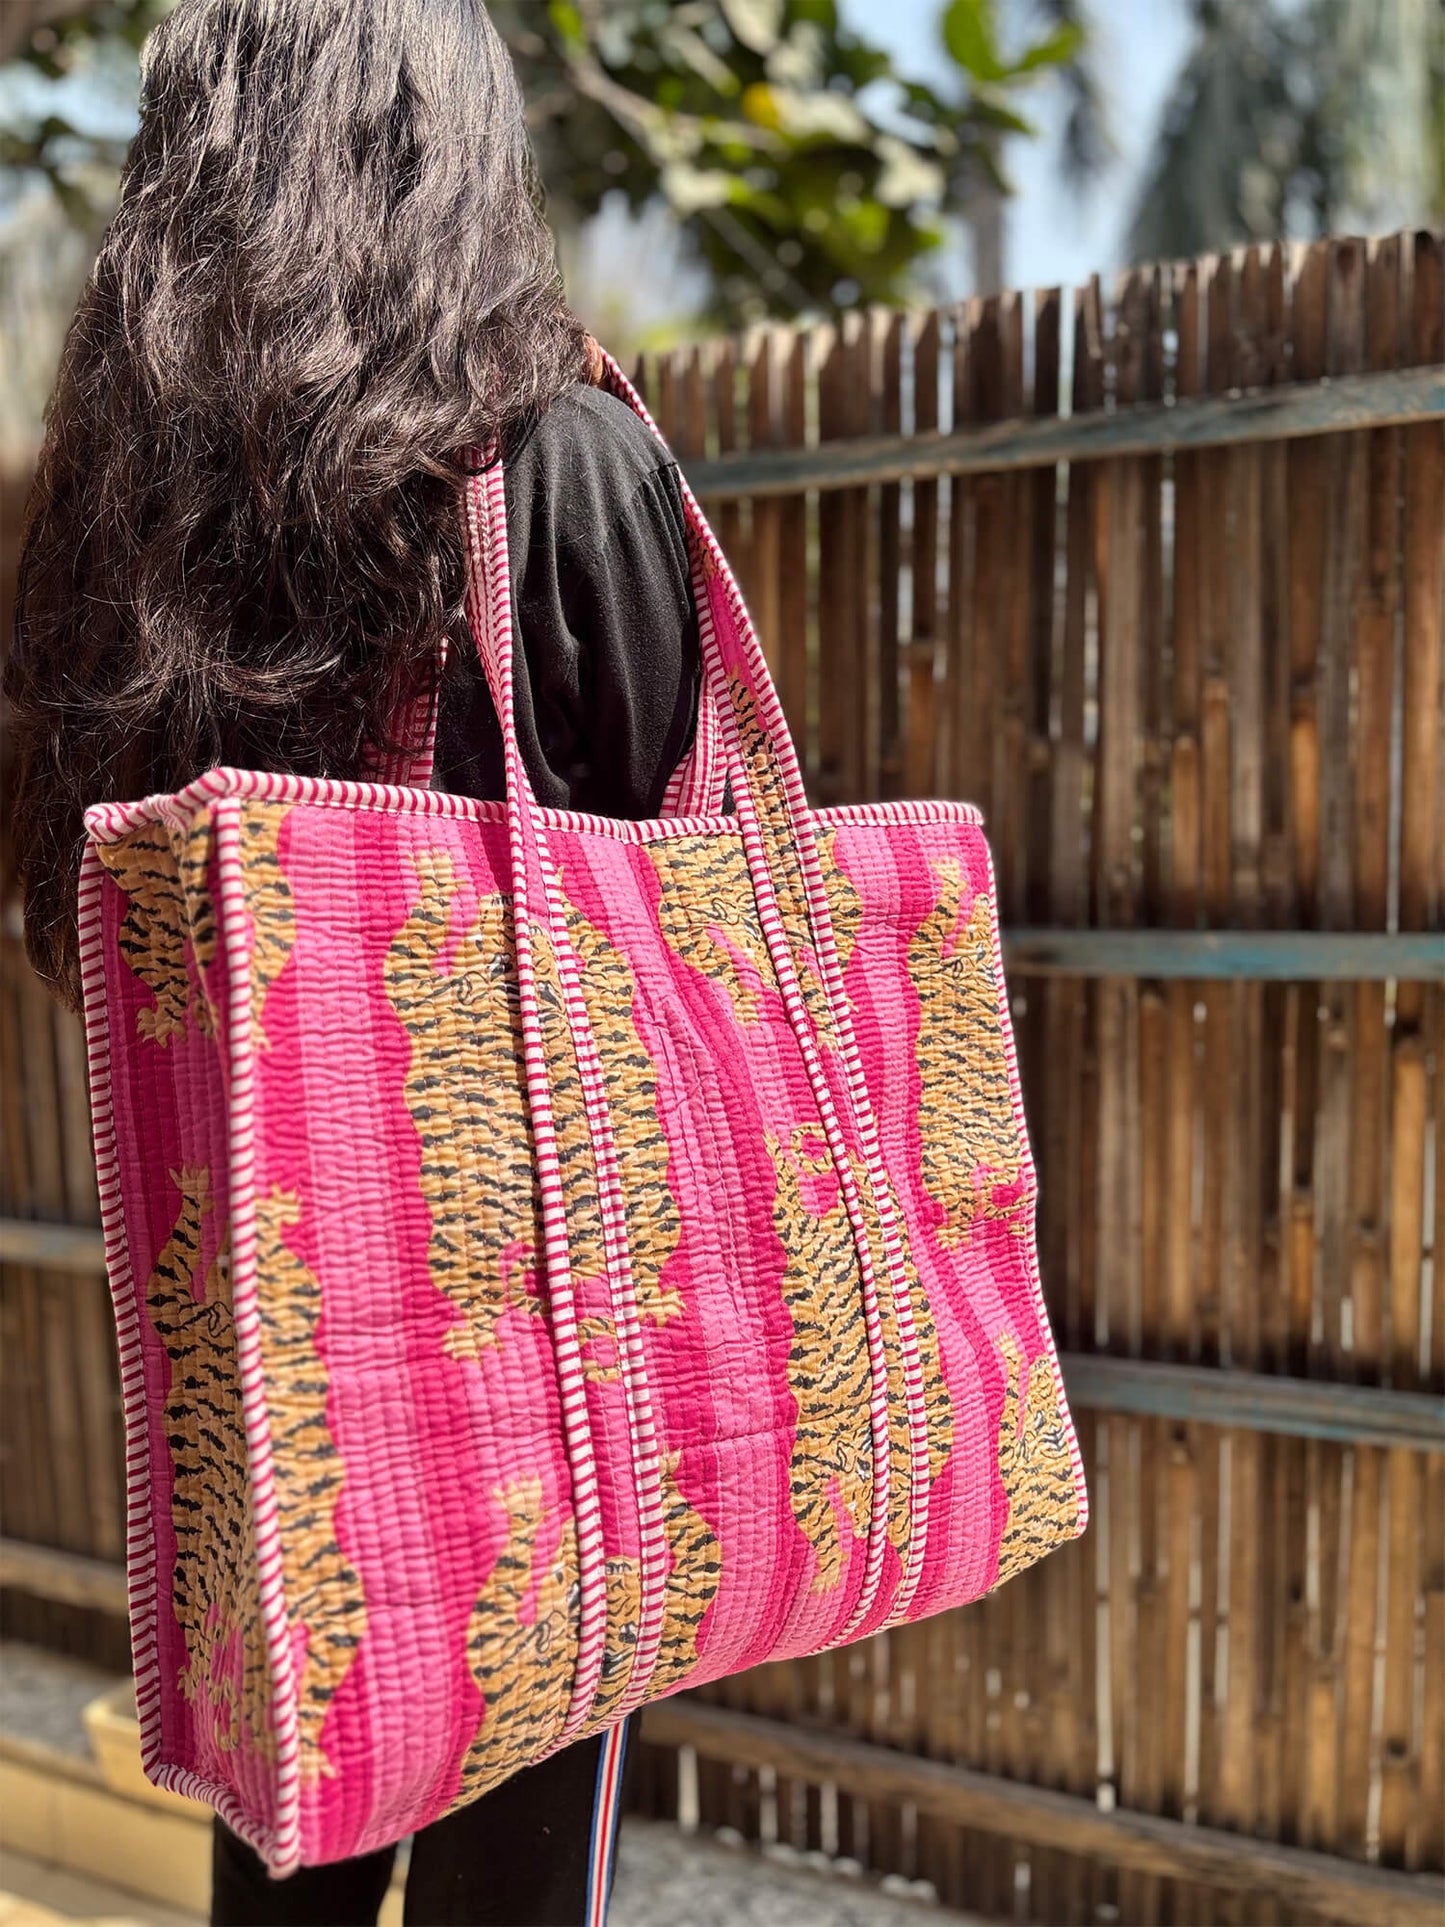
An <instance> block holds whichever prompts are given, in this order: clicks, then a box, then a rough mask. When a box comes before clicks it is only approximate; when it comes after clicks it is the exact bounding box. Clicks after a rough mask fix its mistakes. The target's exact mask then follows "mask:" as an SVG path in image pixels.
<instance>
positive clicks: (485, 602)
mask: <svg viewBox="0 0 1445 1927" xmlns="http://www.w3.org/2000/svg"><path fill="white" fill-rule="evenodd" d="M466 501H467V528H468V535H469V541H468V561H469V567H468V569H467V603H468V615H469V618H470V621H471V627H472V636H473V639H474V641H475V643H476V646H477V648H478V650H479V652H480V653H481V657H482V665H483V668H484V670H485V671H486V675H487V680H488V682H489V683H490V685H491V688H492V691H493V696H494V700H495V702H496V705H497V714H498V716H499V717H500V718H501V724H502V743H503V748H504V752H505V757H506V768H507V829H508V836H509V841H510V845H511V854H512V922H513V933H514V937H515V941H516V951H517V985H518V1004H519V1007H520V1015H521V1026H522V1054H523V1060H524V1064H525V1069H526V1076H527V1095H528V1101H529V1104H530V1107H531V1112H532V1141H533V1151H534V1155H535V1157H536V1161H537V1184H538V1189H539V1192H540V1194H541V1202H542V1241H543V1248H544V1250H545V1253H546V1259H547V1292H548V1302H549V1306H550V1310H551V1321H552V1337H553V1344H554V1346H555V1349H556V1356H557V1379H558V1389H559V1392H560V1396H561V1402H562V1422H563V1435H564V1438H565V1441H566V1447H567V1457H568V1463H569V1465H570V1468H571V1473H572V1509H573V1515H574V1518H575V1521H576V1532H577V1572H578V1584H579V1591H580V1605H579V1625H578V1633H577V1664H576V1671H575V1673H574V1675H573V1680H572V1697H571V1702H570V1704H569V1706H568V1709H567V1715H566V1718H565V1720H564V1721H563V1725H562V1734H561V1738H562V1740H563V1741H566V1740H567V1739H569V1738H570V1737H571V1736H572V1735H573V1734H574V1733H575V1732H576V1731H577V1730H578V1728H579V1727H580V1726H581V1725H582V1723H583V1722H584V1720H585V1719H586V1717H587V1715H588V1713H589V1712H590V1711H591V1708H592V1703H593V1700H594V1699H595V1698H596V1695H597V1688H598V1685H599V1683H600V1682H601V1678H602V1663H603V1658H604V1654H605V1649H606V1641H607V1574H606V1548H605V1545H604V1542H603V1533H602V1511H601V1505H600V1501H599V1497H598V1481H597V1462H596V1455H595V1448H594V1445H593V1441H592V1435H591V1428H590V1425H589V1421H588V1413H587V1387H586V1381H585V1379H584V1376H583V1372H582V1355H581V1348H580V1345H579V1343H578V1335H577V1304H576V1297H575V1294H574V1292H573V1288H572V1266H571V1254H570V1251H569V1249H568V1243H567V1205H566V1197H565V1194H564V1191H563V1186H562V1170H561V1159H560V1155H559V1152H558V1146H557V1133H556V1127H555V1125H554V1123H553V1118H552V1094H551V1088H550V1085H549V1083H548V1077H547V1060H546V1054H545V1052H544V1050H543V1046H542V1025H541V1014H540V1012H539V1009H538V1005H537V981H536V967H535V963H534V959H533V954H532V915H531V902H530V898H531V888H532V878H531V876H530V875H529V862H530V861H531V860H532V859H534V858H540V854H541V850H540V844H541V832H540V830H539V829H538V828H537V826H536V824H535V823H534V822H533V821H532V819H531V816H530V814H529V803H530V801H531V799H530V790H529V785H528V782H527V773H526V770H525V769H524V768H523V766H522V757H521V751H520V750H519V748H518V746H517V730H516V721H515V707H514V704H513V696H512V606H511V604H512V597H511V582H510V577H509V574H508V570H507V524H506V503H505V499H504V497H503V493H502V472H501V469H500V467H499V466H497V465H496V464H495V463H494V464H493V465H492V466H491V467H490V468H487V469H484V470H483V471H482V472H481V473H480V474H477V475H474V476H473V477H472V479H471V482H470V484H469V485H468V489H467V498H466Z"/></svg>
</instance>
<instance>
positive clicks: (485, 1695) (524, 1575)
mask: <svg viewBox="0 0 1445 1927" xmlns="http://www.w3.org/2000/svg"><path fill="white" fill-rule="evenodd" d="M496 1499H497V1504H498V1505H499V1506H500V1507H501V1509H502V1512H503V1514H504V1516H505V1518H506V1541H505V1543H504V1545H503V1547H502V1550H501V1552H500V1553H499V1554H498V1556H497V1561H496V1564H495V1565H494V1566H493V1567H492V1570H491V1573H490V1575H489V1576H488V1578H487V1582H486V1584H485V1586H484V1587H483V1588H482V1591H481V1592H480V1593H479V1594H478V1596H477V1602H476V1605H475V1606H474V1607H473V1608H472V1616H471V1620H470V1622H469V1625H468V1628H467V1658H468V1663H469V1665H470V1667H471V1674H472V1678H473V1679H474V1680H475V1681H476V1684H477V1690H478V1691H479V1692H480V1694H481V1696H482V1702H483V1710H482V1723H481V1726H480V1727H479V1729H478V1732H477V1737H476V1740H475V1741H474V1743H473V1744H472V1746H471V1747H470V1748H469V1750H468V1752H467V1755H466V1757H465V1759H464V1760H463V1762H462V1772H461V1786H460V1788H459V1790H458V1794H457V1798H456V1800H455V1802H454V1804H455V1805H456V1806H465V1805H466V1803H467V1802H468V1801H469V1800H475V1799H476V1798H477V1796H478V1795H479V1794H481V1793H485V1791H486V1790H487V1788H488V1787H489V1786H495V1785H496V1784H497V1783H498V1782H499V1781H501V1780H505V1779H506V1778H507V1777H508V1775H509V1774H512V1773H514V1772H516V1770H517V1768H518V1767H521V1766H525V1765H526V1764H527V1762H528V1761H529V1760H532V1759H535V1758H536V1757H537V1755H538V1754H539V1753H541V1752H542V1751H543V1749H544V1748H545V1747H546V1745H547V1743H548V1741H549V1740H551V1739H553V1738H554V1737H555V1736H556V1734H557V1732H558V1730H559V1728H560V1727H561V1724H562V1720H563V1717H564V1715H565V1714H566V1711H567V1701H568V1695H569V1692H570V1688H571V1684H572V1667H573V1662H574V1660H575V1658H576V1652H577V1628H578V1613H579V1594H578V1586H577V1538H576V1533H575V1532H574V1530H573V1527H572V1522H571V1520H570V1519H567V1520H564V1521H563V1522H562V1523H561V1526H560V1530H558V1529H557V1521H556V1519H555V1517H553V1518H551V1519H550V1520H549V1519H548V1518H547V1517H546V1516H544V1513H543V1508H542V1481H541V1479H540V1478H538V1477H537V1476H536V1475H535V1474H529V1475H526V1476H523V1477H520V1478H516V1479H512V1480H509V1481H508V1483H507V1484H506V1485H505V1486H503V1487H502V1488H501V1490H500V1491H499V1492H498V1493H497V1495H496ZM548 1527H550V1528H551V1531H552V1537H551V1543H550V1544H548V1543H546V1542H545V1540H544V1528H548Z"/></svg>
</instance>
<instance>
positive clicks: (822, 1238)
mask: <svg viewBox="0 0 1445 1927" xmlns="http://www.w3.org/2000/svg"><path fill="white" fill-rule="evenodd" d="M768 1150H769V1153H770V1154H771V1156H772V1160H773V1167H774V1169H775V1170H776V1172H777V1191H776V1193H775V1196H774V1200H773V1223H774V1226H775V1227H776V1229H777V1234H778V1238H779V1240H780V1241H781V1243H782V1247H783V1250H784V1251H785V1252H786V1253H787V1269H786V1271H785V1272H784V1274H783V1302H784V1303H785V1304H786V1306H787V1308H788V1316H789V1318H790V1319H791V1320H792V1326H793V1342H792V1346H791V1348H790V1350H789V1353H788V1387H789V1390H790V1391H791V1392H792V1395H793V1398H794V1401H795V1403H796V1406H797V1420H796V1423H795V1426H794V1430H793V1448H792V1454H791V1457H790V1460H789V1464H788V1492H789V1496H790V1498H791V1501H792V1508H793V1517H794V1519H795V1520H796V1522H797V1524H798V1527H799V1529H800V1531H801V1532H802V1534H803V1537H804V1538H805V1539H806V1540H807V1542H808V1544H809V1546H811V1547H812V1550H813V1556H814V1559H815V1562H816V1564H815V1569H814V1575H813V1582H812V1587H813V1591H814V1592H816V1593H828V1592H831V1591H832V1590H833V1589H834V1587H835V1586H837V1585H838V1583H839V1581H840V1580H841V1579H842V1577H843V1572H844V1552H845V1546H844V1541H843V1535H842V1520H843V1518H846V1519H847V1520H848V1521H849V1523H850V1525H851V1527H852V1530H853V1532H854V1534H855V1535H856V1536H858V1537H859V1538H863V1537H865V1536H866V1535H867V1531H868V1522H869V1517H870V1513H871V1509H872V1502H873V1443H872V1434H871V1431H870V1428H869V1411H868V1401H869V1395H870V1393H871V1391H872V1380H871V1376H870V1368H869V1357H868V1337H867V1331H866V1328H865V1326H864V1323H863V1307H862V1302H861V1299H860V1297H859V1294H858V1256H857V1251H856V1248H855V1245H854V1241H853V1227H852V1224H851V1223H850V1221H849V1218H848V1212H847V1208H846V1206H845V1205H844V1202H843V1194H842V1188H841V1186H840V1185H839V1183H838V1178H837V1173H836V1172H835V1170H834V1168H833V1160H832V1158H831V1157H830V1156H829V1154H828V1150H827V1146H826V1145H825V1144H824V1143H823V1141H822V1135H821V1132H819V1131H818V1130H817V1129H816V1127H809V1126H806V1125H800V1126H798V1127H797V1128H796V1129H795V1130H794V1131H793V1132H792V1133H791V1136H790V1138H789V1141H788V1142H787V1143H786V1144H784V1143H782V1142H781V1141H780V1140H778V1139H776V1138H769V1140H768ZM810 1180H812V1181H814V1183H813V1184H812V1186H811V1188H812V1190H813V1192H814V1195H813V1196H812V1197H810V1196H809V1195H808V1192H809V1189H810V1183H809V1181H810ZM819 1181H820V1182H819ZM820 1194H821V1195H820ZM840 1514H841V1515H842V1516H841V1517H840Z"/></svg>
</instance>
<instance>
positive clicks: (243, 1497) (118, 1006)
mask: <svg viewBox="0 0 1445 1927" xmlns="http://www.w3.org/2000/svg"><path fill="white" fill-rule="evenodd" d="M213 843H214V839H213V835H212V819H211V813H210V811H209V810H202V811H200V812H198V813H196V814H195V815H194V816H193V817H191V818H189V819H185V820H182V819H178V821H177V822H176V823H175V824H168V823H165V822H160V821H152V822H149V823H143V824H141V825H139V826H138V827H136V828H133V829H131V830H130V831H128V832H127V833H126V834H125V835H123V836H120V837H118V838H116V839H114V840H111V841H107V842H102V843H98V844H96V845H94V846H93V849H94V857H93V864H94V869H95V873H96V886H97V900H96V905H95V911H94V919H95V928H96V930H97V933H98V937H99V945H100V949H99V957H100V964H101V971H102V976H101V980H100V982H99V983H98V984H97V986H96V993H95V997H94V998H93V999H92V998H91V996H90V993H89V991H88V998H87V1001H88V1005H89V1006H92V1007H93V1009H92V1014H94V1015H95V1016H97V1017H98V1019H99V1022H100V1023H101V1024H103V1026H104V1035H105V1060H106V1061H105V1084H106V1092H107V1097H106V1111H107V1113H108V1141H107V1135H106V1131H105V1126H106V1124H107V1119H106V1118H103V1117H102V1116H100V1115H98V1116H97V1119H96V1134H97V1152H98V1157H99V1159H100V1163H101V1181H102V1187H103V1189H104V1188H106V1186H107V1181H109V1185H110V1186H111V1187H112V1188H113V1192H114V1197H115V1199H116V1201H117V1205H118V1210H119V1216H120V1218H121V1221H122V1223H123V1231H122V1234H121V1236H120V1237H119V1239H118V1240H117V1241H116V1247H115V1248H114V1249H112V1250H111V1252H110V1254H109V1256H110V1268H111V1277H112V1286H113V1289H114V1290H115V1293H116V1314H117V1324H118V1329H119V1333H120V1343H121V1351H122V1359H123V1361H124V1359H125V1357H126V1353H127V1348H128V1344H133V1345H134V1347H135V1348H136V1351H137V1354H138V1361H139V1370H138V1373H137V1376H136V1396H135V1397H134V1398H128V1401H127V1405H128V1409H127V1431H128V1464H129V1480H130V1490H131V1513H132V1517H131V1532H130V1559H131V1568H132V1570H131V1596H132V1639H133V1643H134V1647H135V1663H136V1683H137V1700H138V1705H139V1710H140V1716H141V1722H142V1742H143V1753H144V1758H145V1764H146V1770H147V1772H148V1773H149V1774H150V1776H151V1778H152V1779H155V1780H156V1781H157V1782H158V1783H160V1784H163V1785H168V1786H171V1787H173V1788H175V1789H177V1790H179V1791H182V1792H186V1793H189V1794H192V1795H194V1796H195V1797H197V1798H201V1799H205V1800H208V1801H210V1802H211V1803H212V1804H215V1805H217V1806H219V1807H220V1808H221V1810H222V1811H223V1813H224V1814H225V1816H226V1818H227V1819H228V1821H229V1822H230V1823H231V1824H232V1825H233V1826H234V1827H235V1828H236V1829H237V1830H238V1831H239V1832H241V1833H242V1834H243V1835H245V1836H246V1837H248V1838H250V1839H252V1840H253V1841H255V1842H256V1843H257V1844H261V1843H262V1842H263V1841H264V1839H265V1838H266V1836H267V1834H268V1831H269V1828H270V1825H271V1821H272V1817H273V1783H272V1764H271V1753H272V1749H271V1743H270V1731H271V1704H270V1682H269V1676H268V1671H267V1666H266V1657H265V1651H264V1646H263V1643H262V1641H261V1638H260V1628H259V1620H258V1615H257V1612H256V1569H255V1557H254V1540H253V1533H252V1523H251V1513H250V1498H249V1481H248V1474H247V1462H246V1451H245V1441H244V1436H243V1433H242V1428H241V1413H240V1386H239V1380H238V1375H237V1370H236V1355H235V1330H234V1320H233V1316H232V1306H231V1292H230V1273H229V1229H228V1226H229V1217H230V1203H231V1201H230V1195H229V1169H228V1150H227V1147H228V1117H227V1091H226V1080H225V1075H224V1068H223V1052H222V1048H221V1046H222V1042H223V1039H222V1037H221V1035H220V1032H221V1029H222V1020H221V1017H220V1013H222V1012H223V1011H224V1008H225V1005H224V998H223V997H218V989H219V987H220V977H219V972H220V968H221V966H220V951H221V949H222V945H221V943H220V940H219V923H218V917H217V911H216V896H215V889H214V884H215V870H214V847H213ZM93 1078H94V1059H93ZM98 1088H99V1083H98V1081H97V1089H98Z"/></svg>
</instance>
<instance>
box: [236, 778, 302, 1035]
mask: <svg viewBox="0 0 1445 1927" xmlns="http://www.w3.org/2000/svg"><path fill="white" fill-rule="evenodd" d="M286 813H287V810H286V805H285V804H284V803H268V804H261V805H259V806H258V807H257V808H256V809H254V810H245V811H243V812H242V815H241V819H240V841H241V862H242V864H243V865H244V867H245V870H246V875H247V879H248V883H249V888H248V890H247V902H248V904H249V906H250V911H251V1038H252V1042H253V1043H254V1045H255V1047H256V1048H257V1050H265V1049H266V1048H267V1047H268V1045H269V1043H270V1039H269V1038H268V1037H267V1035H266V1027H265V1025H264V1023H263V1022H262V1019H261V1013H262V1011H263V1010H264V1009H265V1005H266V998H267V996H268V995H269V993H270V990H271V986H272V984H274V983H275V981H276V979H277V978H278V977H279V976H280V974H281V972H282V970H283V969H284V968H285V965H286V959H287V958H288V957H289V956H290V954H291V946H292V945H293V944H294V942H295V941H296V920H295V909H294V905H293V903H292V900H291V886H290V884H289V883H288V882H287V881H286V872H285V870H284V869H283V868H282V866H281V848H280V846H281V829H282V825H283V824H284V822H285V820H286Z"/></svg>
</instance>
